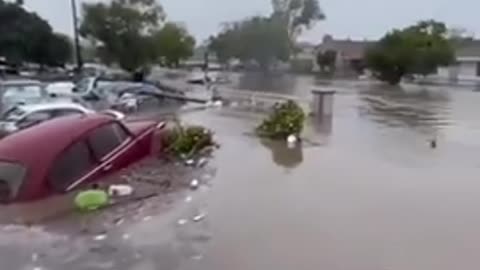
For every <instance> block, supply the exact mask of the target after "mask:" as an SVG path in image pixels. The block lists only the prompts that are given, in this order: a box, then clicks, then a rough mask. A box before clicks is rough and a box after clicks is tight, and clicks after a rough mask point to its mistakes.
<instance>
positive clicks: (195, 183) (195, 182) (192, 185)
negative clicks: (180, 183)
mask: <svg viewBox="0 0 480 270" xmlns="http://www.w3.org/2000/svg"><path fill="white" fill-rule="evenodd" d="M199 186H200V181H198V180H197V179H193V180H192V182H190V188H191V189H193V190H196V189H198V187H199Z"/></svg>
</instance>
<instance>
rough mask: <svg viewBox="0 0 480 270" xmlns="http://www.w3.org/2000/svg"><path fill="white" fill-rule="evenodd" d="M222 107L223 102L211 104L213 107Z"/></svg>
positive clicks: (218, 101)
mask: <svg viewBox="0 0 480 270" xmlns="http://www.w3.org/2000/svg"><path fill="white" fill-rule="evenodd" d="M222 106H223V101H221V100H217V101H214V102H213V107H222Z"/></svg>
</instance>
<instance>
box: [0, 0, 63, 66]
mask: <svg viewBox="0 0 480 270" xmlns="http://www.w3.org/2000/svg"><path fill="white" fill-rule="evenodd" d="M0 33H1V34H0V55H1V56H4V57H6V58H7V60H8V61H9V62H11V63H14V64H21V63H22V62H31V63H37V64H40V65H51V66H62V65H64V64H65V63H66V62H67V61H69V60H70V59H71V55H72V46H71V43H70V40H69V39H68V37H66V36H64V35H60V34H56V33H54V32H53V30H52V28H51V26H50V25H49V24H48V23H47V22H46V21H45V20H43V19H42V18H40V17H39V16H38V15H37V14H36V13H33V12H28V11H27V10H25V9H24V8H23V7H22V5H21V3H19V2H18V3H7V2H6V1H3V0H0Z"/></svg>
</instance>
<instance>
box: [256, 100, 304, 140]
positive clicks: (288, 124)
mask: <svg viewBox="0 0 480 270" xmlns="http://www.w3.org/2000/svg"><path fill="white" fill-rule="evenodd" d="M304 122H305V112H304V111H303V110H302V108H301V107H300V106H299V105H298V104H297V103H296V102H294V101H292V100H289V101H287V102H285V103H281V104H276V105H275V106H274V107H273V111H272V113H271V114H270V115H269V116H268V117H267V118H266V119H265V120H263V122H262V123H261V124H260V125H259V126H258V127H257V134H258V135H259V136H261V137H267V138H270V139H286V138H287V137H288V136H290V135H296V136H299V135H300V133H302V130H303V126H304Z"/></svg>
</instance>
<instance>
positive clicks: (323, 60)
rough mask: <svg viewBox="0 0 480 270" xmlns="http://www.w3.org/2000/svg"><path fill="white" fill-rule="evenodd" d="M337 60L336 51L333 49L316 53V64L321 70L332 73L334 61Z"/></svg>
mask: <svg viewBox="0 0 480 270" xmlns="http://www.w3.org/2000/svg"><path fill="white" fill-rule="evenodd" d="M336 61H337V52H336V51H334V50H326V51H325V52H322V51H320V52H318V53H317V64H318V66H319V67H320V70H321V71H322V72H326V71H327V70H328V72H330V73H333V71H334V69H335V62H336Z"/></svg>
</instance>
